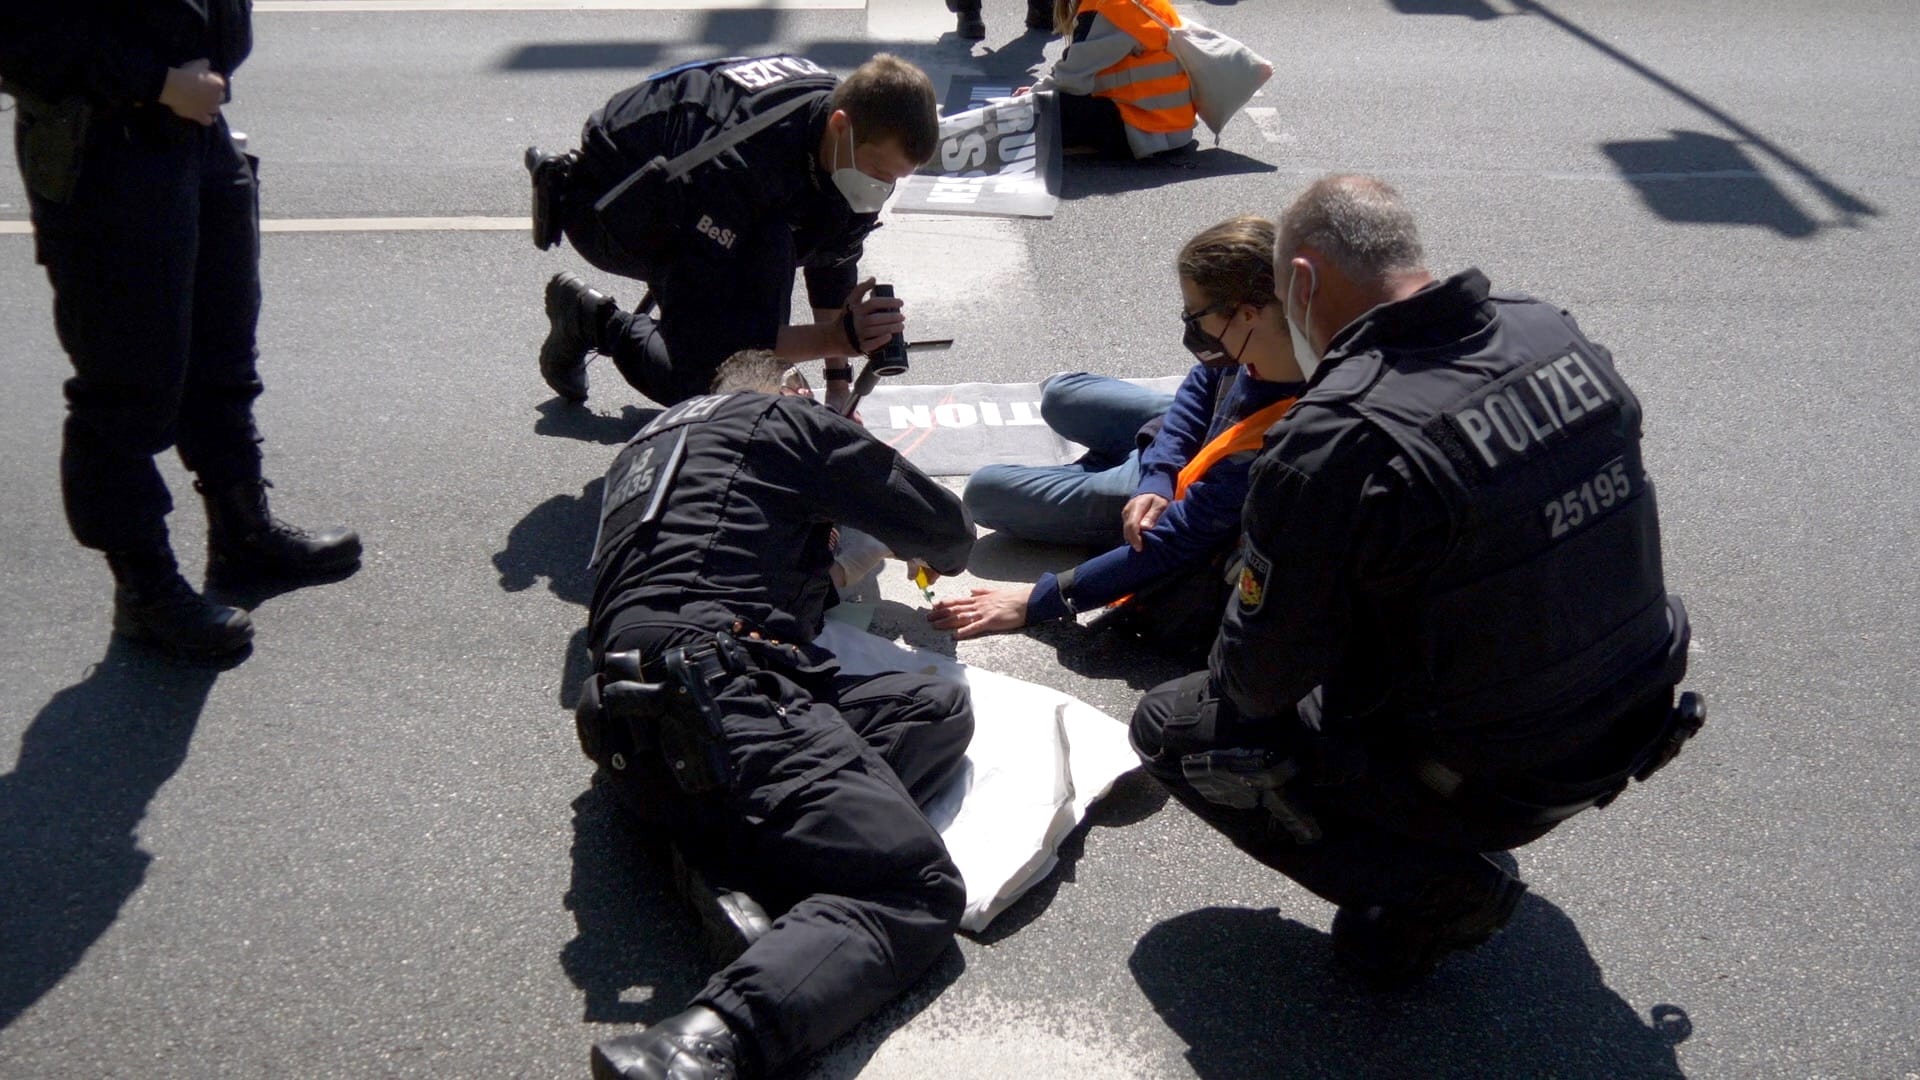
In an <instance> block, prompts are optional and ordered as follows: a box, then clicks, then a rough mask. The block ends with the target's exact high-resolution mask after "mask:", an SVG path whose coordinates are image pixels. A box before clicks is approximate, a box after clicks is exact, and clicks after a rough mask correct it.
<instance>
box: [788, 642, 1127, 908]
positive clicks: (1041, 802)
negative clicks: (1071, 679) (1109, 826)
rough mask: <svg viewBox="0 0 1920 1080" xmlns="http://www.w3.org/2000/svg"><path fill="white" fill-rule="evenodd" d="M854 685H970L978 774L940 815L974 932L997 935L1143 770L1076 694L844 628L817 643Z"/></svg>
mask: <svg viewBox="0 0 1920 1080" xmlns="http://www.w3.org/2000/svg"><path fill="white" fill-rule="evenodd" d="M816 641H817V642H818V644H820V645H822V646H824V647H825V648H828V649H831V650H833V652H834V653H835V654H837V655H838V656H839V657H840V664H841V667H842V669H843V670H845V671H846V672H848V673H849V674H854V675H872V674H878V673H879V672H882V671H919V672H926V673H929V674H934V675H940V676H943V677H945V678H949V679H954V680H956V681H960V682H964V683H966V684H967V686H968V688H969V690H970V692H971V694H972V697H973V721H974V729H973V743H972V745H970V746H969V747H968V748H967V761H968V764H969V766H970V767H969V769H968V770H967V771H966V772H965V773H963V774H962V776H961V777H960V778H959V779H958V780H956V781H955V782H954V785H953V787H952V788H951V789H949V790H948V791H947V792H945V793H943V794H942V795H940V796H939V797H938V798H936V799H935V800H934V802H933V804H932V805H931V806H930V807H929V808H928V812H927V817H928V819H929V820H931V821H932V822H933V825H934V827H935V828H937V829H939V830H940V836H941V837H942V839H944V840H945V841H946V844H947V851H948V853H950V854H951V855H952V856H953V861H954V864H955V865H956V866H958V867H959V868H960V876H961V878H962V879H963V880H965V882H966V886H967V909H966V912H965V914H963V915H962V916H961V918H960V928H961V929H963V930H972V931H980V930H984V929H986V926H987V924H988V923H990V922H992V921H993V918H994V916H996V915H998V914H1000V913H1001V912H1002V911H1005V910H1006V909H1007V908H1008V907H1009V906H1010V905H1011V904H1012V903H1013V902H1014V901H1015V900H1017V899H1019V898H1020V896H1021V894H1022V893H1025V892H1026V891H1027V890H1028V889H1030V888H1032V887H1033V886H1034V885H1036V884H1038V883H1039V882H1040V881H1041V880H1042V879H1044V878H1045V877H1046V876H1047V874H1048V873H1050V872H1051V871H1052V870H1053V868H1054V865H1055V864H1056V863H1057V862H1058V856H1057V855H1056V854H1055V853H1056V851H1057V850H1058V849H1059V847H1060V841H1061V840H1063V839H1064V838H1065V837H1066V835H1067V833H1068V832H1070V831H1071V830H1072V829H1073V827H1074V826H1075V825H1077V824H1079V823H1080V820H1081V819H1082V818H1084V817H1085V816H1086V814H1087V807H1089V806H1091V805H1092V804H1093V801H1094V800H1095V799H1098V798H1099V797H1100V796H1102V795H1104V794H1106V792H1107V790H1108V789H1109V788H1111V787H1112V786H1113V782H1114V780H1116V779H1118V778H1119V776H1120V774H1121V773H1124V772H1126V771H1127V770H1129V769H1131V768H1133V767H1134V766H1135V765H1138V764H1139V759H1138V758H1136V757H1134V754H1133V749H1132V747H1130V746H1129V745H1128V744H1127V731H1126V726H1125V725H1124V724H1122V723H1121V722H1120V721H1118V720H1115V719H1114V718H1113V717H1111V716H1108V715H1107V714H1106V713H1103V712H1101V711H1100V710H1098V709H1096V708H1094V707H1093V706H1091V705H1088V704H1087V703H1086V702H1084V701H1081V700H1080V699H1079V698H1076V697H1074V696H1072V695H1071V694H1065V693H1062V692H1060V691H1058V690H1053V689H1050V688H1048V687H1045V686H1040V685H1038V684H1036V683H1030V682H1026V681H1024V680H1021V679H1016V678H1013V677H1011V676H1008V675H1001V674H998V673H996V672H992V671H982V670H981V669H979V668H973V667H968V666H967V665H965V664H961V663H958V662H956V661H954V660H952V659H950V658H948V657H945V656H941V655H940V654H938V653H931V652H927V651H925V650H923V649H916V648H912V647H911V646H906V645H900V644H897V643H895V642H892V641H888V640H887V639H885V638H882V637H876V636H875V635H873V634H869V633H866V632H865V631H863V630H859V629H855V628H854V627H852V626H848V625H846V624H844V623H841V622H837V621H835V620H833V619H828V620H827V625H826V629H825V630H824V631H822V632H821V634H820V636H819V637H818V638H817V639H816Z"/></svg>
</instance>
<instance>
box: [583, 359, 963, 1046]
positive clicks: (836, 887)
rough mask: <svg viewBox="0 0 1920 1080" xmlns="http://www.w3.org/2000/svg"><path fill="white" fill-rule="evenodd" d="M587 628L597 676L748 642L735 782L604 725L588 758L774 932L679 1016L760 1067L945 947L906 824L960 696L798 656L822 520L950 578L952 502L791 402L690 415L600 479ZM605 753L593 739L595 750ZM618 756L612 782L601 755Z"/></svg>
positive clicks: (917, 837) (942, 771)
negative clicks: (608, 663)
mask: <svg viewBox="0 0 1920 1080" xmlns="http://www.w3.org/2000/svg"><path fill="white" fill-rule="evenodd" d="M606 492H607V494H606V496H605V499H604V503H603V515H602V522H601V533H600V537H599V539H598V541H597V542H596V545H595V548H596V554H595V561H596V565H597V573H598V578H597V582H596V585H595V590H594V596H593V603H592V614H591V619H590V627H589V633H590V637H591V641H592V644H593V649H594V653H595V656H596V658H604V657H606V656H607V655H609V654H613V653H619V652H623V651H626V650H639V652H640V654H641V656H642V658H643V666H642V672H643V675H644V677H645V678H647V679H649V680H660V679H662V678H663V675H664V672H663V670H662V665H661V660H662V657H663V654H665V653H666V652H667V651H668V650H670V649H673V648H674V647H676V646H693V645H698V644H701V643H703V642H708V641H711V640H712V639H713V637H714V634H715V632H716V631H726V630H728V629H729V628H731V627H734V626H735V625H736V623H738V624H741V625H742V626H743V627H744V628H745V629H746V630H754V631H758V632H759V633H760V634H761V635H763V636H764V638H766V639H773V640H777V641H779V642H781V643H782V644H780V645H768V644H765V643H762V642H755V641H752V640H750V639H745V635H744V633H743V634H740V635H738V636H739V637H741V638H742V639H743V644H744V645H745V646H746V648H747V650H748V652H749V654H750V657H751V662H750V664H749V665H748V667H749V668H750V670H747V671H745V672H743V673H741V674H739V675H738V676H737V677H734V678H732V679H730V680H728V681H726V682H725V683H724V685H723V686H722V687H721V688H720V689H719V691H718V692H717V694H716V698H717V706H718V707H717V709H716V714H717V715H718V717H719V718H720V725H721V727H722V729H723V732H724V740H723V741H724V744H725V748H726V756H727V758H728V760H729V762H730V766H731V771H732V772H733V774H734V776H733V780H732V783H731V785H730V790H728V791H726V792H724V793H720V792H716V793H712V794H705V795H688V794H686V793H685V792H683V791H682V790H681V788H680V786H679V785H678V784H676V782H675V781H674V780H673V779H672V778H671V777H670V776H669V775H668V772H667V770H666V769H665V767H664V765H663V764H662V759H661V756H660V755H659V754H658V753H657V752H656V753H647V752H644V751H643V752H638V753H636V752H635V747H636V746H638V745H642V742H643V740H642V741H636V740H634V739H633V738H632V737H631V733H630V732H628V731H622V730H617V729H614V728H612V727H609V728H608V729H607V730H605V732H604V741H601V742H600V745H598V746H595V747H593V748H592V749H590V751H589V752H590V753H591V754H592V755H593V756H595V758H596V760H598V761H600V762H601V764H602V765H603V766H606V767H607V768H608V771H609V773H610V774H611V775H612V776H613V778H614V781H615V783H617V784H619V785H620V786H621V789H622V793H623V794H624V795H625V796H627V798H628V801H629V802H630V803H632V804H634V805H635V806H636V807H637V808H639V809H640V811H641V813H642V816H643V817H644V818H647V819H649V820H651V821H654V822H656V823H657V824H658V825H659V826H660V827H661V828H662V829H663V831H664V832H666V833H667V834H668V835H669V836H670V837H671V838H672V839H673V840H674V841H675V843H676V844H677V845H678V846H679V848H680V850H681V851H682V852H683V853H684V854H685V856H686V857H687V859H688V860H689V862H691V863H693V864H694V865H695V867H696V868H697V869H699V870H701V871H702V872H703V873H704V874H705V875H706V877H707V879H708V880H710V881H712V882H714V883H716V884H722V885H724V886H725V887H727V888H730V889H740V890H743V891H745V892H747V893H749V894H750V895H752V896H753V897H754V898H755V899H756V900H758V901H759V902H760V903H761V904H762V905H763V906H764V907H765V908H766V910H767V911H768V912H769V913H778V912H780V911H783V910H784V912H785V914H784V915H780V917H779V918H778V919H777V921H776V922H775V923H774V925H773V928H772V930H771V931H770V932H768V933H767V934H766V935H765V936H763V937H761V938H760V939H759V940H757V941H755V942H754V943H753V944H752V945H751V946H750V947H749V948H748V949H747V951H746V952H745V953H743V954H742V955H741V956H740V957H739V959H738V960H736V961H734V962H733V963H731V964H729V965H728V966H727V967H726V968H724V969H722V970H721V971H720V972H719V973H718V974H717V975H715V976H714V977H713V979H712V981H710V982H709V983H708V984H707V986H706V988H705V989H703V990H702V991H701V992H700V994H699V995H698V997H696V998H695V1004H696V1005H704V1006H706V1007H708V1008H711V1009H713V1010H714V1011H716V1012H718V1013H720V1014H721V1015H722V1016H724V1017H725V1018H726V1019H727V1021H728V1022H729V1024H730V1025H731V1026H732V1027H733V1029H734V1031H735V1032H736V1033H738V1034H742V1035H744V1036H745V1038H746V1039H747V1041H748V1042H749V1044H750V1045H751V1046H752V1047H753V1050H754V1054H753V1057H754V1059H755V1060H756V1061H757V1064H758V1065H759V1067H761V1068H765V1069H773V1068H777V1067H779V1065H780V1064H782V1063H783V1062H786V1061H790V1060H792V1059H793V1058H795V1057H797V1056H800V1055H803V1054H806V1053H810V1052H812V1051H815V1050H818V1049H820V1048H821V1047H823V1046H825V1045H826V1044H827V1043H829V1042H831V1041H832V1040H833V1039H834V1038H836V1037H838V1036H839V1035H841V1034H842V1033H844V1032H845V1031H847V1030H848V1029H849V1028H851V1027H852V1026H853V1025H854V1024H856V1023H857V1022H859V1021H860V1020H861V1019H862V1018H863V1017H865V1016H866V1015H868V1014H869V1013H871V1012H872V1011H873V1010H875V1009H876V1008H878V1007H879V1006H880V1005H881V1004H882V1003H884V1002H886V1001H887V1000H888V999H890V998H892V997H893V996H894V995H895V994H897V993H899V992H900V990H902V989H903V988H905V987H906V986H907V985H908V984H910V983H911V982H912V981H913V980H915V979H917V978H918V977H919V976H920V975H921V974H922V973H923V972H924V971H925V970H926V968H927V967H928V966H929V965H930V964H931V963H932V962H933V960H934V959H935V958H936V957H937V956H938V955H939V953H940V952H941V950H943V949H944V948H945V947H946V946H947V943H948V942H949V941H950V940H951V937H952V934H953V930H954V928H955V927H956V926H957V925H958V922H959V918H960V913H961V910H962V908H963V906H964V903H965V891H964V889H963V887H962V885H961V882H960V878H959V874H958V871H957V870H956V869H955V868H954V865H953V862H952V860H951V859H949V858H948V856H947V853H946V848H945V847H944V845H943V844H942V843H941V840H940V837H939V835H938V834H937V833H936V832H935V831H934V829H933V827H932V826H931V825H930V824H929V823H928V822H927V820H926V818H925V817H924V816H923V815H922V813H921V812H920V810H919V806H920V805H923V804H925V802H926V801H927V800H928V799H929V798H930V797H931V796H932V795H933V794H934V793H935V792H937V791H938V790H940V789H941V787H942V786H943V785H945V784H946V783H947V782H948V781H949V780H951V779H952V777H953V776H954V775H955V774H956V771H957V770H958V769H959V768H961V767H962V765H963V759H962V754H963V753H964V751H965V749H966V746H967V743H968V740H969V739H970V738H971V736H972V730H973V719H972V713H971V711H970V708H969V705H968V700H967V694H966V690H965V688H964V687H963V686H960V685H959V684H957V683H953V682H950V681H947V680H942V679H939V678H935V677H932V676H928V675H921V674H909V673H898V674H889V675H881V676H877V677H852V676H845V675H841V674H839V673H838V670H837V665H836V664H835V663H834V661H833V658H832V656H831V654H829V653H827V652H826V651H825V650H824V649H820V648H819V647H817V646H814V645H811V644H808V643H809V642H811V641H812V639H813V637H814V635H815V634H816V633H817V632H818V630H819V628H820V626H821V618H822V615H823V612H824V611H825V609H826V607H827V606H828V605H829V604H830V603H831V602H832V601H833V599H834V597H833V588H832V584H831V582H830V580H829V578H828V575H827V570H828V566H829V565H830V563H831V559H832V556H831V551H830V546H829V543H830V542H829V533H830V531H831V529H832V527H833V523H835V522H838V523H840V524H844V525H848V526H852V527H855V528H858V529H861V530H863V531H865V532H867V533H870V534H872V535H873V536H875V537H878V538H879V539H880V540H882V541H883V542H885V543H886V544H888V546H889V547H890V548H891V549H892V550H893V551H894V552H895V553H896V554H898V555H900V556H902V557H917V558H921V559H924V560H926V561H927V562H928V563H929V564H930V565H932V566H933V567H934V568H935V569H936V570H940V571H942V572H943V573H951V572H955V571H958V570H960V569H962V568H963V567H964V566H965V564H966V560H967V556H968V554H969V553H970V551H971V549H972V545H973V539H974V531H973V525H972V523H971V521H970V520H969V519H968V517H967V514H966V511H965V509H964V508H963V507H962V506H961V504H960V500H959V499H958V498H957V497H956V496H955V495H954V494H953V493H951V492H949V491H948V490H947V489H945V488H944V487H941V486H940V485H939V484H937V483H935V482H933V481H932V480H930V479H928V478H927V477H926V476H925V475H924V474H923V473H921V472H920V471H919V470H917V469H915V468H914V467H913V466H912V465H910V464H908V463H907V462H906V461H905V460H904V459H902V458H901V457H900V456H899V455H898V454H896V453H895V452H894V451H893V450H891V449H889V448H888V447H887V446H885V445H884V444H882V443H881V442H879V441H878V440H876V439H874V438H873V437H872V436H871V435H869V434H868V433H867V432H866V431H865V429H863V428H861V427H859V426H858V425H856V424H854V423H853V422H851V421H849V420H847V419H845V418H844V417H841V416H839V415H837V414H835V413H833V412H832V411H831V410H829V409H826V408H824V407H822V406H820V405H817V404H814V403H812V402H810V401H808V400H806V399H804V398H799V397H790V396H778V395H769V394H761V393H732V394H720V395H713V396H707V397H699V398H694V399H691V400H689V401H686V402H683V403H681V404H680V405H678V406H675V407H673V408H671V409H669V410H667V411H666V412H665V413H663V414H661V416H659V417H658V418H657V419H655V420H654V421H652V422H651V423H649V424H648V425H647V427H646V428H645V429H643V430H642V431H641V432H640V434H639V435H638V436H636V437H635V439H634V441H633V442H632V443H630V444H629V445H628V446H627V448H626V449H625V450H623V451H622V452H621V454H620V456H619V457H618V458H617V459H616V460H615V462H614V465H613V468H612V470H611V471H610V472H609V473H608V475H607V488H606ZM596 741H600V740H596ZM615 754H619V755H620V758H621V760H620V761H619V762H618V763H616V762H615V760H614V755H615Z"/></svg>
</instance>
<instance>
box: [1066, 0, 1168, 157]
mask: <svg viewBox="0 0 1920 1080" xmlns="http://www.w3.org/2000/svg"><path fill="white" fill-rule="evenodd" d="M1140 4H1145V5H1147V6H1148V7H1150V8H1152V9H1153V13H1154V14H1155V15H1158V16H1160V17H1161V18H1162V19H1164V20H1166V23H1167V25H1168V26H1179V25H1180V13H1179V12H1177V11H1175V10H1173V5H1172V4H1170V3H1168V2H1167V0H1138V3H1136V2H1135V0H1080V6H1079V8H1077V9H1076V11H1075V14H1076V15H1085V14H1086V13H1087V12H1090V11H1097V12H1098V13H1100V14H1101V15H1104V16H1106V18H1107V21H1108V22H1110V23H1112V24H1114V25H1115V26H1117V27H1119V28H1120V29H1121V30H1124V31H1126V33H1127V36H1129V37H1131V38H1133V40H1135V41H1137V42H1139V43H1140V47H1141V49H1142V50H1144V51H1142V52H1141V53H1140V54H1138V55H1136V56H1129V57H1127V58H1126V59H1124V60H1122V61H1120V62H1119V63H1117V64H1114V65H1113V66H1112V67H1109V68H1107V69H1106V70H1104V71H1102V72H1100V74H1099V75H1097V76H1095V77H1094V83H1093V86H1094V90H1093V94H1094V96H1095V97H1103V98H1109V99H1111V100H1112V101H1113V103H1114V104H1115V105H1117V106H1119V107H1120V119H1122V120H1124V121H1126V123H1127V126H1129V127H1133V128H1137V129H1139V130H1141V131H1151V132H1154V133H1155V134H1168V133H1171V132H1178V131H1187V130H1190V129H1192V127H1193V125H1194V123H1195V120H1196V118H1197V116H1198V114H1197V113H1196V112H1195V111H1194V107H1193V80H1192V79H1189V78H1188V77H1187V72H1186V69H1185V68H1183V67H1181V66H1180V61H1178V60H1176V59H1174V57H1173V53H1171V52H1168V51H1167V37H1168V35H1167V31H1166V29H1165V28H1163V27H1162V26H1161V25H1160V24H1159V23H1157V22H1154V21H1153V20H1152V19H1151V18H1149V17H1148V16H1147V13H1146V12H1144V11H1141V10H1140V6H1139V5H1140Z"/></svg>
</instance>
